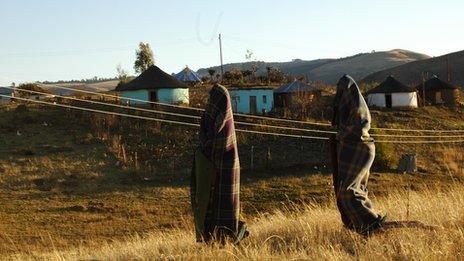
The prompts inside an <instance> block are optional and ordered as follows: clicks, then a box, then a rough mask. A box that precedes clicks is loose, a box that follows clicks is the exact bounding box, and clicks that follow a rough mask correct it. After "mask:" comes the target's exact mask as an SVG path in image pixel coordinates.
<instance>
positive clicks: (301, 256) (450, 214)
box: [15, 184, 464, 260]
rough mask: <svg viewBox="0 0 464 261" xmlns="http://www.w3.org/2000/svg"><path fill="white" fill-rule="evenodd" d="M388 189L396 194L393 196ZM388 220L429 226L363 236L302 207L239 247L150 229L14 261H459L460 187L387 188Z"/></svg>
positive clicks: (325, 212) (463, 190) (331, 208)
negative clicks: (117, 239)
mask: <svg viewBox="0 0 464 261" xmlns="http://www.w3.org/2000/svg"><path fill="white" fill-rule="evenodd" d="M393 192H395V193H393ZM376 204H377V208H378V209H380V210H382V211H383V212H384V213H388V216H389V218H391V219H393V220H400V221H406V220H415V221H421V222H423V223H424V224H433V227H428V228H427V227H420V226H409V227H402V228H391V229H387V230H385V231H383V232H379V233H377V234H374V235H373V236H371V237H370V238H363V237H360V236H359V235H357V234H355V233H352V232H349V231H348V230H346V229H343V228H342V226H341V224H340V221H339V214H338V212H337V211H336V206H335V204H333V203H332V202H331V203H329V204H317V203H316V204H309V205H304V206H295V205H293V204H292V203H291V202H286V203H285V205H286V209H285V210H281V211H276V212H273V213H272V214H266V215H260V216H259V217H257V218H256V219H254V220H253V221H252V222H250V230H251V237H250V238H248V239H245V240H244V241H243V243H242V244H241V245H240V246H233V245H226V246H224V247H219V246H207V245H203V244H198V243H195V241H194V235H193V233H192V229H193V228H192V227H191V226H187V227H182V228H178V229H175V230H173V231H170V232H167V233H166V232H165V233H163V232H153V233H150V234H149V235H148V236H146V237H128V238H126V240H125V241H122V242H115V243H110V244H105V245H103V246H101V247H98V248H74V247H70V248H68V249H66V250H55V251H53V252H52V253H41V252H33V253H32V254H31V255H24V254H19V255H17V256H15V258H17V259H33V258H44V259H48V260H63V259H65V260H67V259H79V260H132V259H137V260H153V259H162V260H164V259H167V260H237V259H239V260H263V259H264V260H270V259H279V260H284V259H285V260H287V259H292V260H293V259H297V260H460V259H462V258H464V253H463V252H462V246H463V245H464V210H463V208H462V205H463V204H464V186H463V184H455V185H453V186H452V187H451V188H448V189H446V190H440V189H436V188H429V190H428V191H420V192H417V191H409V190H399V191H397V190H392V193H391V194H389V195H387V196H384V197H378V198H376Z"/></svg>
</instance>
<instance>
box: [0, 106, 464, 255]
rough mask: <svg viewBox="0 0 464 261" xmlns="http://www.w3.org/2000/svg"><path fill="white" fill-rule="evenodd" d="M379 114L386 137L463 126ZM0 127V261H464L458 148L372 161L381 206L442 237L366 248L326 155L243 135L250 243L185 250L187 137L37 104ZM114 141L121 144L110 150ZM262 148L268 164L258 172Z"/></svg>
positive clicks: (373, 242)
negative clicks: (413, 169)
mask: <svg viewBox="0 0 464 261" xmlns="http://www.w3.org/2000/svg"><path fill="white" fill-rule="evenodd" d="M373 115H374V119H377V120H378V122H379V123H382V124H384V125H386V126H389V127H401V126H403V127H410V128H414V127H415V128H420V127H423V125H425V123H426V124H427V125H428V126H429V127H430V128H462V127H463V126H462V124H463V122H464V121H463V118H462V117H463V116H462V113H459V112H454V111H449V110H447V109H441V108H427V109H421V110H417V111H412V112H402V111H399V112H398V111H397V112H384V111H377V112H373ZM434 115H435V116H434ZM395 117H396V118H395ZM403 118H405V119H408V121H407V122H401V119H403ZM392 119H395V120H394V121H393V120H392ZM440 119H441V120H440ZM443 119H444V120H443ZM102 122H103V123H104V124H100V123H102ZM379 123H377V122H376V124H377V125H380V124H379ZM118 126H120V127H118ZM121 126H122V127H121ZM382 126H383V125H382ZM0 130H1V134H2V135H0V173H1V174H0V202H1V204H2V205H1V208H0V256H1V257H2V258H0V259H18V260H27V259H30V260H37V259H39V260H40V259H42V260H54V259H55V260H63V259H64V260H89V259H90V260H93V259H97V260H114V259H119V260H127V259H142V260H143V259H147V260H148V259H237V258H239V259H271V258H278V259H281V258H286V259H312V258H318V259H373V258H383V259H437V258H445V259H450V258H457V259H459V258H460V257H461V258H462V253H461V252H460V251H462V250H461V248H460V247H459V246H460V245H463V225H464V216H463V212H462V205H463V201H464V198H463V195H464V194H463V192H464V186H463V185H462V184H463V182H464V171H463V170H464V168H463V164H462V163H463V158H462V155H463V154H464V153H463V147H462V146H459V145H446V146H441V145H440V146H422V145H409V144H406V145H395V146H393V147H388V146H387V147H385V148H382V149H381V151H384V152H385V153H386V155H387V156H389V157H388V158H385V156H383V158H382V157H381V155H378V160H379V161H382V160H383V161H386V162H388V163H389V164H391V168H385V167H381V166H377V167H376V168H375V169H374V171H373V173H372V175H371V176H372V177H371V182H370V191H371V196H372V198H373V199H374V203H375V204H376V206H377V207H378V208H379V209H380V210H382V211H385V212H386V213H387V214H388V217H389V219H391V220H420V221H423V222H425V223H428V224H433V225H435V226H437V229H436V230H433V231H430V230H423V229H414V228H408V229H406V228H401V229H392V230H391V231H386V232H385V233H381V234H378V235H374V236H372V237H371V238H369V239H365V238H362V237H359V236H358V235H356V234H353V233H351V232H348V231H346V230H345V229H343V228H342V226H341V222H340V220H339V217H338V213H337V211H336V208H335V206H334V202H333V198H334V196H333V192H332V182H331V176H330V169H329V167H328V164H327V163H328V162H327V160H325V161H323V160H322V159H323V158H324V155H325V153H326V152H327V151H326V148H325V147H324V146H321V145H320V144H317V143H302V142H301V141H298V142H295V141H294V140H284V141H280V140H276V139H265V138H262V137H250V136H244V135H239V137H238V138H239V150H240V153H241V160H242V166H243V167H244V171H243V173H242V195H241V198H242V214H243V218H244V219H245V220H246V221H247V222H248V224H249V225H250V229H251V232H252V236H251V237H250V238H248V239H246V240H245V241H244V242H243V244H242V245H241V246H239V247H235V246H231V245H227V246H225V247H223V248H222V247H218V246H204V245H201V244H196V243H194V240H193V234H192V232H193V228H192V218H191V213H190V205H189V202H190V201H189V197H188V195H189V188H188V183H189V182H188V179H189V174H190V173H189V167H190V155H191V151H192V149H193V147H194V145H195V144H196V143H195V138H194V137H195V132H194V130H184V131H182V132H179V131H175V130H176V129H175V128H173V127H169V126H160V125H159V124H151V125H148V124H145V123H142V122H139V121H135V122H132V121H128V120H127V121H126V120H122V119H119V118H111V119H107V118H103V119H99V118H95V117H90V116H89V117H88V116H86V115H80V114H74V113H70V112H68V111H65V110H61V109H47V108H45V107H36V106H29V107H28V109H27V110H26V111H18V110H17V109H16V108H14V107H4V108H2V110H1V111H0ZM120 131H121V132H120ZM122 133H126V134H125V135H123V136H124V139H123V140H121V139H119V138H118V139H115V137H120V136H121V134H122ZM141 137H142V138H141ZM192 137H193V138H192ZM150 145H151V146H152V147H150ZM252 145H253V146H256V147H255V149H256V151H255V157H256V158H255V160H256V163H255V169H253V170H252V169H251V168H250V166H249V157H250V155H249V147H250V146H252ZM122 146H123V147H124V148H125V153H124V155H126V154H127V155H126V156H125V157H126V158H127V159H126V160H124V156H123V155H121V154H122V153H121V152H120V149H118V148H121V147H122ZM268 151H272V159H270V160H269V162H267V163H263V164H258V163H262V161H263V160H264V159H265V158H266V153H267V152H268ZM282 151H285V153H282ZM411 151H415V152H417V153H418V166H419V172H418V173H416V174H413V175H409V174H401V173H398V172H397V171H395V170H394V168H395V165H396V164H397V160H398V157H399V156H400V155H401V153H403V152H411ZM135 155H137V156H135ZM150 155H151V156H150ZM173 155H175V156H176V157H173ZM325 158H326V157H325ZM292 160H293V161H292ZM283 162H290V163H292V164H293V165H292V166H287V165H282V163H283ZM408 199H409V200H408ZM459 255H461V256H459Z"/></svg>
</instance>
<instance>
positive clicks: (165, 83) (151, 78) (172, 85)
mask: <svg viewBox="0 0 464 261" xmlns="http://www.w3.org/2000/svg"><path fill="white" fill-rule="evenodd" d="M115 91H117V92H119V93H120V96H121V101H122V102H123V103H129V104H138V105H142V104H147V103H148V102H159V103H167V104H189V88H188V86H187V85H186V84H185V83H183V82H181V81H179V80H177V79H176V78H174V77H173V76H171V75H169V74H167V73H165V72H164V71H162V70H161V69H160V68H158V67H157V66H155V65H153V66H150V67H149V68H148V69H147V70H146V71H144V72H143V73H141V74H140V75H139V76H138V77H136V78H135V79H133V80H132V81H130V82H128V83H126V84H122V85H119V86H117V87H116V89H115ZM124 98H129V99H136V100H137V101H134V100H129V99H124Z"/></svg>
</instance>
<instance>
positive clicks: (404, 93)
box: [367, 76, 418, 108]
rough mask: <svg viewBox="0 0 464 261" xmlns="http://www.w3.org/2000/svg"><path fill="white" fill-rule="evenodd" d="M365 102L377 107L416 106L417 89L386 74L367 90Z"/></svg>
mask: <svg viewBox="0 0 464 261" xmlns="http://www.w3.org/2000/svg"><path fill="white" fill-rule="evenodd" d="M367 104H368V105H369V106H371V107H379V108H401V107H403V108H417V107H418V103H417V90H416V89H415V88H413V87H409V86H407V85H405V84H403V83H401V82H399V81H398V80H396V79H395V78H394V77H393V76H388V77H387V79H386V80H385V81H384V82H382V83H381V84H380V85H378V86H377V87H375V88H373V89H371V90H369V91H368V92H367Z"/></svg>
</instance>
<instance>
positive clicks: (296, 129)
mask: <svg viewBox="0 0 464 261" xmlns="http://www.w3.org/2000/svg"><path fill="white" fill-rule="evenodd" d="M6 88H9V89H15V88H12V87H6ZM18 91H20V92H28V93H35V94H48V93H45V92H39V91H33V90H18ZM53 96H54V97H59V98H63V99H69V100H75V101H81V102H86V103H92V104H99V105H104V106H111V107H118V108H123V109H130V110H135V111H143V112H149V113H157V114H165V115H170V116H177V117H184V118H191V119H195V120H199V119H201V117H199V116H194V115H187V114H181V113H174V112H167V111H159V110H152V109H145V108H138V107H131V106H125V105H119V104H113V103H107V102H100V101H93V100H86V99H80V98H75V97H69V96H62V95H57V94H55V95H53ZM235 123H236V124H240V125H245V126H254V127H260V128H274V129H281V130H291V131H303V132H312V133H324V134H336V132H335V131H327V130H315V129H306V128H295V127H287V126H276V125H267V124H257V123H250V122H241V121H235ZM371 136H373V137H397V138H464V135H447V136H446V135H399V134H371Z"/></svg>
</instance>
